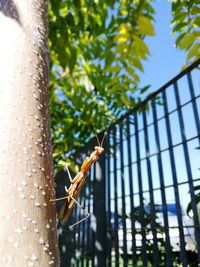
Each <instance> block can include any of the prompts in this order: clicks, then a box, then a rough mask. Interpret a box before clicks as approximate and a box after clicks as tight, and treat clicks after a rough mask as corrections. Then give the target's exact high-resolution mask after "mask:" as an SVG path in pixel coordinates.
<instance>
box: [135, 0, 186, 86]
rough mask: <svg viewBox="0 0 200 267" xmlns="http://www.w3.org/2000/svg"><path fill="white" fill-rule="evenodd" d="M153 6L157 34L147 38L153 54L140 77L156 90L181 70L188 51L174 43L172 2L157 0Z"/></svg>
mask: <svg viewBox="0 0 200 267" xmlns="http://www.w3.org/2000/svg"><path fill="white" fill-rule="evenodd" d="M153 7H154V9H155V11H156V16H155V17H156V21H155V23H154V26H155V33H156V36H154V37H148V39H146V41H147V45H148V47H149V50H150V52H151V55H150V56H149V60H148V61H145V62H144V73H143V74H142V75H141V76H140V77H141V84H142V85H144V86H145V85H146V84H151V85H152V87H151V90H153V91H154V90H157V89H159V88H160V87H161V86H162V85H164V84H165V83H166V82H168V81H169V80H170V79H172V78H173V77H174V76H175V75H177V74H178V73H179V72H180V71H181V68H182V66H183V64H184V63H185V59H186V53H185V52H184V51H180V50H179V49H177V48H176V47H175V45H174V43H175V36H172V34H171V30H172V28H171V27H170V22H171V19H172V16H171V3H169V2H168V1H167V0H160V1H159V0H156V1H155V2H154V3H153Z"/></svg>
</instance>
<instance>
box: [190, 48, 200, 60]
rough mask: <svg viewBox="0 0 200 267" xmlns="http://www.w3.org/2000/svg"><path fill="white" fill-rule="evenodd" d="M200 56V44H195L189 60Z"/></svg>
mask: <svg viewBox="0 0 200 267" xmlns="http://www.w3.org/2000/svg"><path fill="white" fill-rule="evenodd" d="M199 56H200V45H194V46H193V47H192V48H191V49H190V50H189V52H188V55H187V60H189V59H191V58H193V57H196V58H198V57H199Z"/></svg>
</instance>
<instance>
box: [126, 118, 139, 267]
mask: <svg viewBox="0 0 200 267" xmlns="http://www.w3.org/2000/svg"><path fill="white" fill-rule="evenodd" d="M126 122H127V151H128V165H129V168H128V174H129V189H130V195H129V198H130V206H131V213H130V215H131V232H132V265H133V266H134V267H136V266H137V254H136V242H135V238H136V230H135V216H134V194H133V175H132V164H131V162H132V155H131V140H130V120H129V117H127V120H126Z"/></svg>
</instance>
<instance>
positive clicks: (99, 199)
mask: <svg viewBox="0 0 200 267" xmlns="http://www.w3.org/2000/svg"><path fill="white" fill-rule="evenodd" d="M199 64H200V59H199V60H198V61H197V62H195V63H194V64H193V65H192V66H190V67H189V68H188V69H186V70H184V71H183V72H182V73H180V74H179V75H177V76H176V77H175V78H174V79H172V80H171V81H169V82H168V83H167V84H165V85H164V86H163V87H162V88H160V89H159V90H158V91H156V92H154V93H153V94H151V95H149V96H148V97H147V98H146V100H145V101H143V102H142V103H140V104H139V105H137V106H136V107H134V109H133V110H131V111H130V112H129V113H128V114H126V115H124V116H123V117H122V118H121V119H119V120H118V122H117V123H115V124H113V125H111V126H110V130H109V133H108V138H107V143H106V144H105V145H104V149H105V153H104V156H105V157H103V156H101V157H100V158H99V161H98V162H97V164H96V165H93V166H92V168H91V171H90V173H89V178H88V181H89V182H88V183H86V189H85V190H83V191H82V194H81V197H80V200H79V202H80V203H81V204H82V205H83V206H85V208H86V210H87V211H88V212H89V213H90V214H91V216H90V218H89V219H88V220H87V221H85V222H83V223H82V224H80V225H77V226H76V227H74V231H73V232H71V231H68V230H67V231H66V229H65V228H66V227H67V226H62V224H59V227H61V228H62V227H63V231H62V234H61V236H60V238H59V242H60V248H61V260H62V263H61V266H62V267H66V264H67V267H68V266H69V267H104V266H105V267H113V266H115V267H125V266H133V267H139V266H141V267H147V266H148V267H150V266H151V267H153V266H156V267H161V266H163V267H164V266H166V267H172V266H174V267H175V266H178V263H177V261H180V264H181V266H183V267H186V266H193V267H197V266H198V262H200V225H199V219H198V212H199V211H198V210H197V205H196V204H197V203H196V201H197V196H196V195H195V194H197V193H198V192H197V191H195V189H196V185H198V182H199V181H200V177H199V174H198V172H197V171H196V169H197V168H198V167H199V166H198V161H197V159H196V158H197V156H196V154H192V153H193V149H194V146H195V145H196V143H197V145H198V144H199V145H200V119H199V118H200V117H199V109H198V103H199V100H200V95H199V93H198V92H197V91H196V92H195V90H196V88H195V86H194V85H195V83H194V81H195V79H196V76H193V74H192V71H193V69H194V68H196V67H197V66H198V65H199ZM194 75H196V74H195V73H194ZM183 77H184V79H182V78H183ZM185 78H186V79H185ZM180 79H181V81H180ZM179 81H180V83H181V82H183V85H184V86H183V89H185V88H184V87H185V85H187V86H188V87H186V88H187V89H188V91H187V92H186V94H185V95H184V93H183V95H179V88H178V85H179ZM184 82H185V83H184ZM181 92H182V91H181ZM168 93H169V95H168ZM170 93H171V95H170ZM188 93H189V94H188ZM170 96H171V97H172V98H169V97H170ZM180 98H181V100H182V98H183V99H184V103H181V101H180ZM185 99H186V100H185ZM169 100H170V101H169ZM158 101H161V103H160V104H159V105H158V104H157V103H158ZM146 104H148V112H147V111H146V107H145V105H146ZM185 111H186V112H187V111H188V114H187V116H192V117H193V118H192V119H191V122H190V124H192V125H191V127H190V125H188V124H187V123H186V122H185V118H184V116H186V115H185V114H186V113H184V112H185ZM130 121H131V122H130ZM162 127H163V129H162ZM189 127H190V128H189ZM176 130H177V132H176ZM191 130H193V132H191ZM94 143H96V141H94V142H93V144H94ZM90 144H91V142H90ZM197 145H196V146H197ZM90 150H91V146H90V147H87V148H85V149H83V150H82V152H83V153H85V154H87V155H88V154H90ZM82 152H81V154H80V155H78V159H80V160H78V161H79V162H80V163H81V162H83V160H84V159H83V157H82ZM197 152H198V151H197V150H196V152H194V153H197ZM177 155H178V156H177ZM179 155H180V158H178V157H179ZM80 156H81V158H80ZM180 166H183V170H180V172H179V168H180ZM195 168H196V169H195ZM62 188H63V186H62ZM188 190H189V193H188ZM168 192H169V194H168ZM196 192H197V193H196ZM185 193H186V194H187V196H186V199H187V202H185V203H183V201H182V199H181V197H180V195H181V194H185ZM62 194H63V192H62ZM61 196H62V195H61ZM171 198H173V202H172V204H170V199H171ZM190 200H191V206H192V211H193V221H192V219H189V217H188V222H187V223H186V220H185V219H186V216H187V215H186V213H185V212H186V208H185V207H184V206H185V205H188V204H189V203H188V202H189V201H190ZM183 204H185V205H183ZM170 205H172V206H170ZM170 207H171V208H170ZM121 208H122V212H121V211H120V209H121ZM159 209H160V210H159ZM173 209H175V210H174V211H173ZM170 212H171V214H170ZM172 215H173V216H172ZM83 216H84V215H83V212H82V211H81V210H80V209H79V208H78V209H77V207H76V206H75V209H74V212H73V214H72V215H71V216H70V223H69V224H71V223H74V221H78V220H79V219H81V218H83ZM170 216H172V217H170ZM172 219H173V220H174V221H173V220H172ZM194 231H195V234H194ZM173 233H175V234H176V236H175V237H174V236H173ZM178 239H179V240H178ZM190 240H191V241H190ZM175 242H176V243H177V242H178V243H179V244H178V245H177V244H175ZM188 242H190V243H188ZM191 242H193V243H191ZM195 242H196V243H195ZM62 244H65V245H64V246H63V245H62ZM188 244H190V246H191V247H188ZM195 244H196V245H195ZM186 245H187V247H186ZM192 246H193V250H194V251H191V249H192ZM66 249H67V251H65V250H66ZM188 249H189V250H188Z"/></svg>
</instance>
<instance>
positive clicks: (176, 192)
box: [162, 91, 188, 267]
mask: <svg viewBox="0 0 200 267" xmlns="http://www.w3.org/2000/svg"><path fill="white" fill-rule="evenodd" d="M162 96H163V105H164V111H165V122H166V128H167V138H168V143H169V154H170V163H171V170H172V177H173V183H174V196H175V201H176V210H177V217H178V218H177V219H178V225H179V235H180V248H181V251H180V255H181V262H182V263H183V267H187V264H188V262H187V256H186V251H185V240H184V232H183V220H182V213H181V210H182V209H181V204H180V196H179V190H178V182H177V173H176V165H175V159H174V152H173V148H172V134H171V126H170V121H169V115H168V103H167V98H166V93H165V91H163V93H162Z"/></svg>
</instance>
